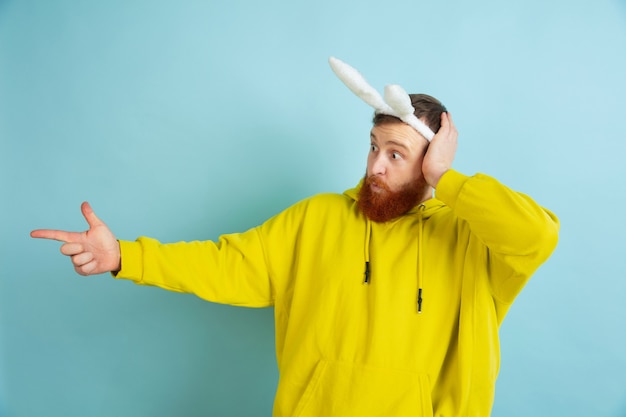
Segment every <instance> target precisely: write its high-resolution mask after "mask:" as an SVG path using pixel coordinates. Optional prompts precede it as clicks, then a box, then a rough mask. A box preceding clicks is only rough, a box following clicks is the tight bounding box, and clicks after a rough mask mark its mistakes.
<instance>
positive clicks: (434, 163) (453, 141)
mask: <svg viewBox="0 0 626 417" xmlns="http://www.w3.org/2000/svg"><path fill="white" fill-rule="evenodd" d="M457 136H458V132H457V130H456V127H455V126H454V123H453V122H452V116H450V113H447V112H444V113H441V127H440V128H439V131H438V132H437V134H436V135H435V137H434V138H433V139H432V141H431V142H430V145H428V150H427V151H426V155H425V156H424V161H423V162H422V173H423V174H424V179H426V182H427V183H428V185H430V186H431V187H433V188H436V187H437V184H438V183H439V179H440V178H441V176H442V175H443V174H445V173H446V171H448V170H449V169H450V168H452V161H453V160H454V155H455V154H456V148H457V143H458V142H457Z"/></svg>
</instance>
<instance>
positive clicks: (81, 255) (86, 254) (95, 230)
mask: <svg viewBox="0 0 626 417" xmlns="http://www.w3.org/2000/svg"><path fill="white" fill-rule="evenodd" d="M80 208H81V211H82V213H83V216H84V217H85V220H87V224H88V225H89V230H87V231H84V232H66V231H62V230H51V229H40V230H33V231H32V232H31V234H30V235H31V237H34V238H38V239H51V240H58V241H60V242H64V243H63V245H62V246H61V253H62V254H63V255H67V256H69V257H71V259H72V263H73V264H74V269H75V270H76V272H78V273H79V274H80V275H95V274H102V273H104V272H115V271H119V270H120V268H121V255H120V245H119V242H118V241H117V239H116V238H115V236H114V235H113V233H112V232H111V230H110V229H109V228H108V227H107V225H106V224H104V223H103V222H102V220H100V219H99V218H98V217H97V216H96V214H95V213H94V211H93V210H92V208H91V206H90V205H89V203H87V202H85V203H83V204H82V205H81V207H80Z"/></svg>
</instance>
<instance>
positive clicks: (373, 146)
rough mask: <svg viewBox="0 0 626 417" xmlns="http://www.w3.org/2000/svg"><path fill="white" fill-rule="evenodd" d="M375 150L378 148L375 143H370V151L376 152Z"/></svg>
mask: <svg viewBox="0 0 626 417" xmlns="http://www.w3.org/2000/svg"><path fill="white" fill-rule="evenodd" d="M377 150H378V147H377V146H376V145H371V146H370V151H372V152H376V151H377Z"/></svg>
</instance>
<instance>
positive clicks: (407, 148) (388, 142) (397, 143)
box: [385, 140, 409, 151]
mask: <svg viewBox="0 0 626 417" xmlns="http://www.w3.org/2000/svg"><path fill="white" fill-rule="evenodd" d="M385 144H386V145H387V144H391V145H395V146H397V147H399V148H403V149H406V150H407V151H408V150H409V147H408V146H406V145H405V144H404V143H400V142H396V141H395V140H388V141H387V142H385Z"/></svg>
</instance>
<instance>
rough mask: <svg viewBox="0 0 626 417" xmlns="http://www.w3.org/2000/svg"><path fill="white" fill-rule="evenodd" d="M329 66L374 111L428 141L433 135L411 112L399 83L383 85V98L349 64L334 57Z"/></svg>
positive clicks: (406, 96)
mask: <svg viewBox="0 0 626 417" xmlns="http://www.w3.org/2000/svg"><path fill="white" fill-rule="evenodd" d="M328 62H329V63H330V67H331V68H332V69H333V71H334V73H335V74H336V75H337V77H339V79H340V80H341V81H342V82H343V83H344V84H345V85H346V86H347V87H348V88H349V89H350V90H352V92H353V93H354V94H356V95H357V96H359V97H360V98H361V99H362V100H363V101H365V102H366V103H367V104H369V105H370V106H372V107H373V108H374V110H376V113H382V114H388V115H390V116H395V117H397V118H399V119H400V120H402V121H403V122H404V123H406V124H408V125H409V126H411V127H413V128H414V129H415V130H417V131H418V132H419V133H420V134H421V135H422V136H424V137H425V138H426V139H427V140H428V141H429V142H430V140H431V139H432V138H433V137H434V136H435V134H434V133H433V131H432V130H431V129H430V128H429V127H428V126H426V124H425V123H424V122H422V121H421V120H420V119H418V118H417V117H415V114H414V113H413V112H414V111H415V109H414V108H413V105H412V104H411V98H410V97H409V95H408V94H407V93H406V91H404V89H403V88H402V87H400V86H399V85H395V84H392V85H388V86H386V87H385V99H384V100H383V98H382V97H381V95H380V94H379V93H378V91H376V90H375V89H374V88H373V87H372V86H371V85H369V83H368V82H367V81H366V80H365V78H363V76H362V75H361V74H360V73H359V72H358V71H357V70H356V69H354V68H352V67H351V66H350V65H348V64H346V63H345V62H343V61H341V60H339V59H337V58H335V57H332V56H331V57H330V58H329V59H328Z"/></svg>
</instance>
